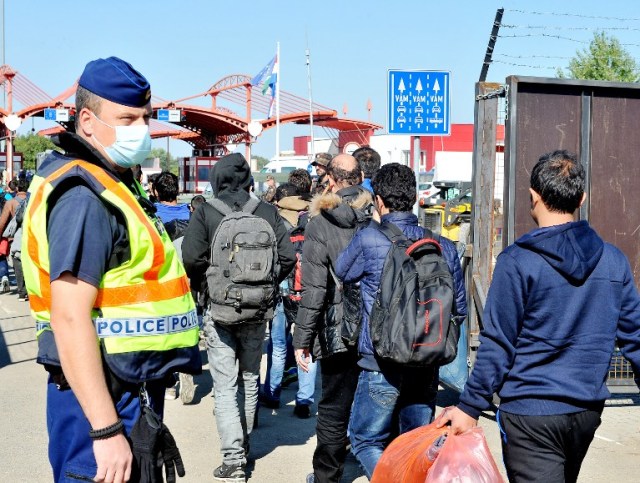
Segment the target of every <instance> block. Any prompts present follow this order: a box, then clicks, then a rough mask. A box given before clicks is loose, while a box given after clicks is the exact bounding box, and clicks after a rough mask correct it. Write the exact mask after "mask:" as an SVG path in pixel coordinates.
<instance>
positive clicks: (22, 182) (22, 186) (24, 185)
mask: <svg viewBox="0 0 640 483" xmlns="http://www.w3.org/2000/svg"><path fill="white" fill-rule="evenodd" d="M17 185H18V191H19V192H20V193H26V191H27V190H28V189H29V181H27V178H18V183H17Z"/></svg>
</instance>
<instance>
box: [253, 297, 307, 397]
mask: <svg viewBox="0 0 640 483" xmlns="http://www.w3.org/2000/svg"><path fill="white" fill-rule="evenodd" d="M292 322H293V321H290V320H287V317H286V315H285V312H284V305H283V303H282V302H280V303H279V304H277V305H276V310H275V312H274V316H273V320H272V321H271V324H270V325H271V330H270V337H269V344H268V345H267V375H266V377H265V380H264V387H263V390H262V392H263V395H264V397H265V398H267V399H269V400H271V401H280V392H281V390H282V375H283V374H284V369H285V365H286V359H287V346H288V345H289V344H290V338H291V336H290V333H291V323H292ZM316 371H317V368H316V363H315V362H312V363H311V364H310V365H309V372H304V371H300V370H299V371H298V392H297V394H296V404H304V405H311V404H313V394H314V392H315V386H316Z"/></svg>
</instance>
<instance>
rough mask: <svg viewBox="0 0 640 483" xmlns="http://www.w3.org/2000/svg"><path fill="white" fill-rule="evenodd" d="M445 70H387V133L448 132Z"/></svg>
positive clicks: (447, 92) (446, 73)
mask: <svg viewBox="0 0 640 483" xmlns="http://www.w3.org/2000/svg"><path fill="white" fill-rule="evenodd" d="M449 77H450V73H449V72H442V71H433V70H389V77H388V79H387V83H388V89H387V91H388V95H389V97H388V112H387V131H388V133H389V134H411V135H414V136H448V135H450V134H451V119H450V107H451V102H450V97H449Z"/></svg>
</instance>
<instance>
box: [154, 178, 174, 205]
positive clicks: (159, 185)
mask: <svg viewBox="0 0 640 483" xmlns="http://www.w3.org/2000/svg"><path fill="white" fill-rule="evenodd" d="M153 189H154V191H155V192H156V193H157V194H158V201H175V200H176V198H177V197H178V192H179V188H178V177H177V176H176V175H175V174H173V173H171V172H169V171H163V172H162V173H160V174H159V175H158V177H157V178H156V180H155V181H154V182H153Z"/></svg>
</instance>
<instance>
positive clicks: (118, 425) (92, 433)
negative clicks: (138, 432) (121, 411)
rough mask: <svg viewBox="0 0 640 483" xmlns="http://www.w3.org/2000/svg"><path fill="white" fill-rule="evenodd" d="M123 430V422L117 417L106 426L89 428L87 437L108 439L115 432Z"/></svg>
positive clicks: (118, 432)
mask: <svg viewBox="0 0 640 483" xmlns="http://www.w3.org/2000/svg"><path fill="white" fill-rule="evenodd" d="M123 430H124V423H123V422H122V419H118V420H117V421H116V422H115V423H113V424H112V425H111V426H107V427H106V428H102V429H91V430H89V437H90V438H91V439H92V440H94V441H96V440H98V439H108V438H111V437H113V436H115V435H116V434H120V433H122V431H123Z"/></svg>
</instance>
